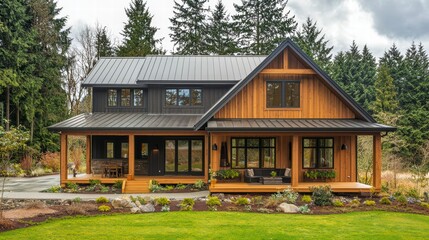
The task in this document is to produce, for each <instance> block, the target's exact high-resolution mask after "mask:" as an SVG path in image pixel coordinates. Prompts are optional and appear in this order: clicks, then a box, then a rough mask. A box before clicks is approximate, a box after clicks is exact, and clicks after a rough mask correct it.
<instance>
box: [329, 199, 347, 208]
mask: <svg viewBox="0 0 429 240" xmlns="http://www.w3.org/2000/svg"><path fill="white" fill-rule="evenodd" d="M332 205H334V207H344V203H343V202H341V200H340V199H334V200H333V201H332Z"/></svg>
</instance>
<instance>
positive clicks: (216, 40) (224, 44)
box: [206, 0, 238, 55]
mask: <svg viewBox="0 0 429 240" xmlns="http://www.w3.org/2000/svg"><path fill="white" fill-rule="evenodd" d="M208 27H209V28H208V29H209V31H208V33H207V38H206V43H207V49H208V53H209V54H216V55H230V54H233V53H235V52H237V51H238V49H237V47H236V42H235V40H234V37H233V32H232V23H231V22H230V21H229V15H227V13H226V10H225V6H224V5H223V3H222V1H221V0H219V1H218V3H217V4H216V6H215V8H214V10H213V12H211V17H210V18H209V25H208Z"/></svg>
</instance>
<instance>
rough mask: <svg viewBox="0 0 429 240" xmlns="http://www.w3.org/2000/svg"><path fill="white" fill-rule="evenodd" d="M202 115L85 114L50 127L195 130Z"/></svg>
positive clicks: (65, 129) (66, 128) (52, 128)
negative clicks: (195, 125)
mask: <svg viewBox="0 0 429 240" xmlns="http://www.w3.org/2000/svg"><path fill="white" fill-rule="evenodd" d="M200 118H201V115H191V114H188V115H176V114H174V115H169V114H144V113H84V114H80V115H77V116H75V117H72V118H69V119H67V120H64V121H62V122H60V123H57V124H54V125H52V126H50V127H48V129H49V130H51V131H81V130H193V127H194V124H195V123H196V122H197V121H198V119H200Z"/></svg>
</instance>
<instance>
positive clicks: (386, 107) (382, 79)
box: [371, 65, 399, 120]
mask: <svg viewBox="0 0 429 240" xmlns="http://www.w3.org/2000/svg"><path fill="white" fill-rule="evenodd" d="M374 89H375V101H374V103H373V105H372V107H371V108H372V110H373V111H374V113H375V115H376V116H377V115H379V113H390V114H395V113H396V111H397V110H398V108H399V103H398V99H397V95H396V88H395V85H394V84H393V78H392V77H391V76H390V74H389V70H388V68H387V66H386V65H380V67H379V68H378V74H377V78H376V80H375V83H374ZM379 119H380V118H379ZM380 120H382V119H380Z"/></svg>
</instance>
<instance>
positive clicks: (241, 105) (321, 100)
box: [214, 49, 356, 119]
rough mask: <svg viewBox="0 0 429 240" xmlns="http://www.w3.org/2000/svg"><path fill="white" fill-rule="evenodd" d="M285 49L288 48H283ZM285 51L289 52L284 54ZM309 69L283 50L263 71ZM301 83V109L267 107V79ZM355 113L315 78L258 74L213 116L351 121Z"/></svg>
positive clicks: (308, 75)
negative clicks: (285, 64)
mask: <svg viewBox="0 0 429 240" xmlns="http://www.w3.org/2000/svg"><path fill="white" fill-rule="evenodd" d="M286 50H287V49H286ZM284 52H289V53H287V54H286V56H283V55H284ZM286 61H287V67H288V68H289V69H308V67H307V66H305V64H304V63H302V62H301V61H299V60H298V59H297V57H296V56H295V54H293V53H292V52H291V51H283V52H282V54H279V56H278V57H276V58H275V59H274V60H273V62H271V63H270V64H269V65H268V67H267V68H266V69H280V70H281V69H282V68H280V67H279V66H283V64H284V63H285V62H286ZM276 79H277V80H300V81H301V84H300V108H296V109H294V108H283V109H282V108H276V109H274V108H271V109H270V108H266V95H265V88H266V80H276ZM355 117H356V115H355V113H354V112H353V111H352V110H351V109H350V108H349V107H348V106H346V104H344V103H343V102H342V101H341V100H340V99H339V98H338V96H337V95H336V94H335V93H334V92H333V91H331V90H330V89H329V88H328V87H327V86H326V85H325V84H324V83H323V82H322V80H321V79H320V77H319V76H317V75H314V74H313V75H312V74H305V75H297V74H278V73H277V74H268V73H260V74H258V75H257V76H256V77H255V78H254V79H253V80H252V81H250V82H249V84H247V85H246V86H245V87H244V88H243V89H242V90H241V91H240V92H239V93H238V94H237V95H235V96H234V97H233V98H232V99H231V100H230V101H229V102H228V103H227V104H226V105H225V106H224V107H223V108H221V109H220V110H219V111H218V112H217V113H216V114H215V116H214V118H216V119H222V118H226V119H231V118H304V119H309V118H330V119H333V118H339V119H354V118H355Z"/></svg>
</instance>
